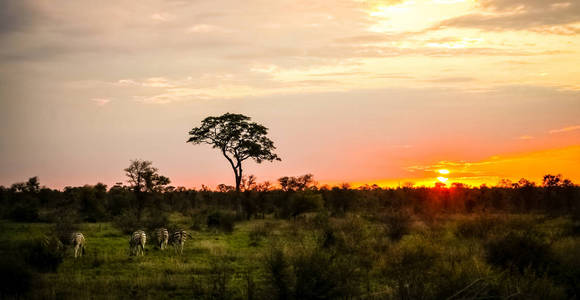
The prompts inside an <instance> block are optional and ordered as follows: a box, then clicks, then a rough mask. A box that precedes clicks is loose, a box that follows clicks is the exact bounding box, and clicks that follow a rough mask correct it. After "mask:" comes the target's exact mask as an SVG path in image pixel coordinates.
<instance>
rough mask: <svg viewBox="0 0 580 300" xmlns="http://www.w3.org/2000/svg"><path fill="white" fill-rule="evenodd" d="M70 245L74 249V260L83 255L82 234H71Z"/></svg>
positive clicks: (83, 237) (83, 242)
mask: <svg viewBox="0 0 580 300" xmlns="http://www.w3.org/2000/svg"><path fill="white" fill-rule="evenodd" d="M71 244H72V245H73V246H74V249H75V258H77V257H79V256H83V254H85V236H84V235H83V234H82V233H80V232H75V233H73V234H72V237H71Z"/></svg>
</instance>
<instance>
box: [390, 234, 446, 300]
mask: <svg viewBox="0 0 580 300" xmlns="http://www.w3.org/2000/svg"><path fill="white" fill-rule="evenodd" d="M388 257H389V259H388V261H387V263H386V265H385V266H384V267H383V274H384V275H386V277H387V279H388V281H390V282H391V283H392V284H393V285H394V286H396V290H395V293H396V294H397V297H396V298H399V299H425V298H427V299H429V298H433V294H432V292H433V291H431V290H430V289H429V284H430V283H431V281H432V279H433V277H434V274H433V273H434V269H435V263H436V261H437V259H438V258H439V253H438V252H437V251H435V249H434V248H433V247H430V246H428V245H423V244H419V245H407V246H405V247H399V248H394V249H392V250H391V251H390V253H389V256H388Z"/></svg>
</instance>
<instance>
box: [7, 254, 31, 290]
mask: <svg viewBox="0 0 580 300" xmlns="http://www.w3.org/2000/svg"><path fill="white" fill-rule="evenodd" d="M33 279H34V275H33V274H32V272H31V271H30V270H29V269H28V267H27V266H25V265H24V264H22V263H21V262H20V261H18V260H15V259H14V258H12V259H8V258H7V257H4V258H2V259H1V260H0V298H2V299H10V298H12V297H14V298H15V299H19V298H24V297H23V296H25V294H27V293H28V292H30V288H31V286H32V281H33Z"/></svg>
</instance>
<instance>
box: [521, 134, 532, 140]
mask: <svg viewBox="0 0 580 300" xmlns="http://www.w3.org/2000/svg"><path fill="white" fill-rule="evenodd" d="M533 139H535V137H533V136H531V135H522V136H519V137H518V140H533Z"/></svg>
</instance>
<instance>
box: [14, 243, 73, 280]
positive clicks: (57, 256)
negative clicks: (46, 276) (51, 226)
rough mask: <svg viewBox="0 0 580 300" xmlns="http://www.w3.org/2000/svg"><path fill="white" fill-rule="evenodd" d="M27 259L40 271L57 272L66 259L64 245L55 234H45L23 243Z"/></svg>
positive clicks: (23, 250)
mask: <svg viewBox="0 0 580 300" xmlns="http://www.w3.org/2000/svg"><path fill="white" fill-rule="evenodd" d="M22 252H23V253H24V258H25V261H26V263H27V264H28V265H30V266H31V267H33V268H34V269H36V270H37V271H39V272H56V270H57V268H58V266H59V265H60V264H61V263H62V261H63V259H64V255H65V252H64V245H63V244H62V243H61V242H60V240H59V239H58V238H57V237H55V236H43V237H41V238H38V239H35V240H32V241H28V242H26V243H24V244H23V245H22Z"/></svg>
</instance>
